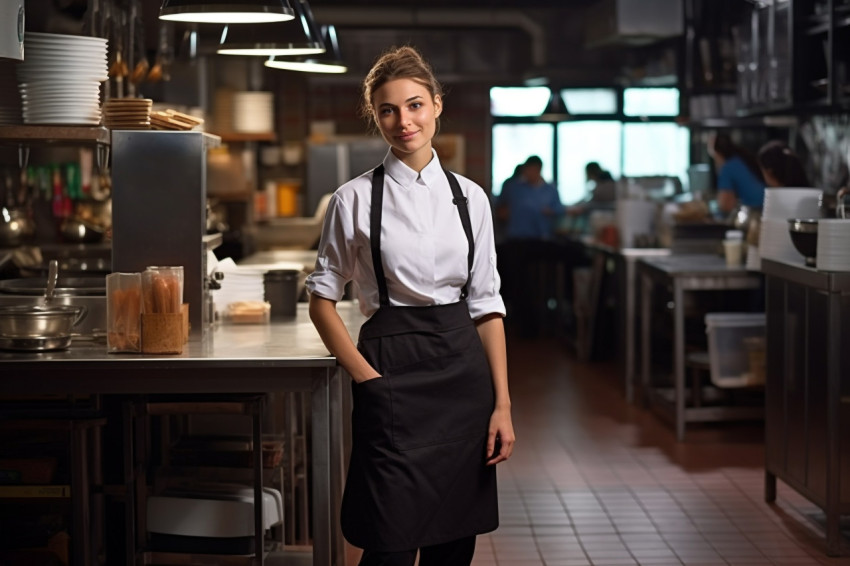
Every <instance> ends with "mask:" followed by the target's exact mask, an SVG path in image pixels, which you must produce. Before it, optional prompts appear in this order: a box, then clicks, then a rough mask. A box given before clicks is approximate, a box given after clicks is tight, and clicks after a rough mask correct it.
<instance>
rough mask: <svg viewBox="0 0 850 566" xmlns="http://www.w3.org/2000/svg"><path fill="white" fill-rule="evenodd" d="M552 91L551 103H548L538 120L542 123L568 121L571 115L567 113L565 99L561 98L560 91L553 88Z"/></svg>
mask: <svg viewBox="0 0 850 566" xmlns="http://www.w3.org/2000/svg"><path fill="white" fill-rule="evenodd" d="M551 91H552V94H550V95H549V102H547V103H546V108H544V109H543V112H542V113H541V114H540V116H538V117H537V120H538V121H540V122H560V121H561V120H568V119H569V117H570V113H569V112H568V111H567V105H566V104H564V99H563V98H561V91H560V89H557V88H553V89H551Z"/></svg>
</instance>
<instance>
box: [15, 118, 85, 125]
mask: <svg viewBox="0 0 850 566" xmlns="http://www.w3.org/2000/svg"><path fill="white" fill-rule="evenodd" d="M24 124H74V125H81V126H99V125H100V119H97V120H82V119H80V118H29V119H28V118H24Z"/></svg>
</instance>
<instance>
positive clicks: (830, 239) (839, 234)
mask: <svg viewBox="0 0 850 566" xmlns="http://www.w3.org/2000/svg"><path fill="white" fill-rule="evenodd" d="M848 242H850V219H843V218H821V219H820V220H819V221H818V254H817V268H818V269H819V270H821V271H850V245H848Z"/></svg>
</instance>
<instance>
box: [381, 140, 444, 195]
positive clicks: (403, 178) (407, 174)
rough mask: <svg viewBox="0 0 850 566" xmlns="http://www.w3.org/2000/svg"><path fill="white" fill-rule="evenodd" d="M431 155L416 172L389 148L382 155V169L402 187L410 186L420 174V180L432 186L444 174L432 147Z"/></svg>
mask: <svg viewBox="0 0 850 566" xmlns="http://www.w3.org/2000/svg"><path fill="white" fill-rule="evenodd" d="M431 155H432V159H431V161H430V162H428V165H426V166H425V168H424V169H423V170H422V172H421V173H417V172H416V171H414V170H413V169H411V168H410V167H408V166H407V165H406V164H405V163H404V162H402V161H401V160H400V159H399V158H398V157H396V156H395V155H394V154H393V152H392V150H389V151H387V156H386V157H384V169H385V170H386V172H387V175H389V176H390V177H392V178H393V180H394V181H395V182H396V183H398V184H399V185H401V186H402V187H412V186H413V185H414V184H416V181H417V179H419V176H420V174H421V175H422V182H423V183H424V184H425V185H426V186H428V187H433V186H434V183H435V182H438V180H439V179H440V177H445V174H444V173H443V166H442V165H440V158H439V157H437V152H436V151H435V150H434V148H431Z"/></svg>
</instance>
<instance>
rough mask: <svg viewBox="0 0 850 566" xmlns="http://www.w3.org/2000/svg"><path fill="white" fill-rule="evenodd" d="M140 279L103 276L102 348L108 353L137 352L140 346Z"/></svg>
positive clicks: (126, 275)
mask: <svg viewBox="0 0 850 566" xmlns="http://www.w3.org/2000/svg"><path fill="white" fill-rule="evenodd" d="M141 310H142V275H141V274H140V273H110V274H109V275H107V276H106V348H107V351H108V352H110V353H112V352H139V351H141V349H142V342H141V335H142V331H141Z"/></svg>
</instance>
